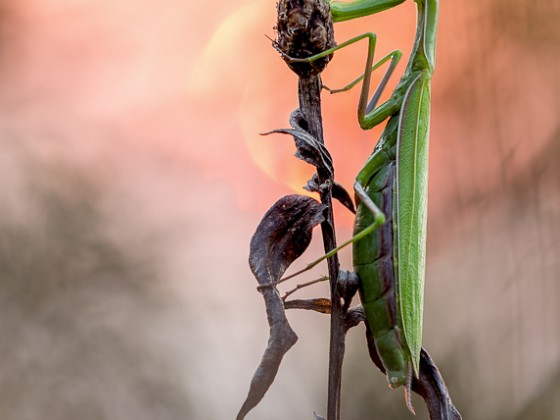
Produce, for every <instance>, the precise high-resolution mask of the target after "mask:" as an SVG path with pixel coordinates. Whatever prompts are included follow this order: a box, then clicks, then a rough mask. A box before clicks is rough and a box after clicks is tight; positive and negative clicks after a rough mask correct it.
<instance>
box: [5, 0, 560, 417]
mask: <svg viewBox="0 0 560 420" xmlns="http://www.w3.org/2000/svg"><path fill="white" fill-rule="evenodd" d="M559 17H560V2H559V1H557V0H555V1H550V2H547V3H546V7H545V5H544V4H543V5H541V4H540V3H538V4H537V3H535V2H530V4H529V2H525V1H523V0H513V1H512V0H508V1H506V0H491V1H490V0H488V1H486V2H483V3H482V4H475V3H473V2H459V1H456V0H455V1H454V0H446V1H442V2H441V14H440V27H439V32H438V49H437V68H436V73H435V75H434V80H433V93H432V123H431V144H430V191H429V194H430V197H429V200H430V214H429V222H428V226H429V227H428V230H429V231H428V236H429V239H428V268H427V284H426V309H425V333H424V334H425V337H424V343H425V346H426V347H427V348H428V350H429V351H430V353H431V354H432V356H433V357H434V359H435V360H436V362H437V363H438V366H439V367H440V368H441V370H442V372H443V375H444V377H445V378H446V381H447V384H448V386H449V389H450V392H451V396H452V398H453V399H454V402H455V403H456V405H457V407H458V408H459V410H460V411H461V412H462V413H463V415H464V417H465V418H479V419H482V418H484V419H494V418H496V419H497V418H511V419H514V418H516V419H525V418H527V419H529V418H530V419H539V418H542V419H551V418H555V417H554V416H555V415H557V412H558V406H557V404H558V401H560V333H559V331H560V328H559V322H558V321H559V316H560V310H559V309H558V305H557V302H558V300H559V298H560V288H559V287H558V274H559V272H560V262H559V259H558V255H559V251H560V246H559V242H558V238H560V223H559V221H560V184H559V180H560V176H559V170H558V167H559V166H558V161H559V158H560V150H559V144H560V143H559V141H558V137H559V133H560V127H559V125H558V111H559V109H560V107H559V98H560V95H559V94H560V86H559V83H560V82H559V81H558V80H559V79H558V74H560V64H559V60H558V54H557V48H558V47H557V46H558V42H559V41H560V31H559V30H558V29H557V27H558V25H557V22H558V18H559ZM274 22H275V2H274V1H270V2H265V1H234V2H232V1H229V2H225V1H214V2H212V3H211V4H209V3H208V2H192V1H187V2H185V1H182V2H181V1H175V0H173V1H167V2H163V3H162V2H155V1H150V0H141V1H131V0H122V1H119V2H110V1H107V0H101V1H100V0H97V1H92V0H81V1H72V2H70V1H68V2H57V1H52V0H51V1H45V0H43V1H39V0H19V1H11V2H10V1H5V2H3V3H2V5H1V6H0V27H1V28H2V29H1V30H0V87H1V89H0V133H1V136H0V141H1V146H2V150H3V152H2V153H1V154H0V174H1V177H0V188H1V191H2V196H1V197H0V215H1V217H0V244H1V248H0V281H1V282H2V285H1V287H0V289H1V291H0V299H1V305H0V314H1V316H0V332H1V333H2V334H1V335H2V337H4V340H3V344H1V345H0V349H2V353H1V354H2V356H1V357H0V370H1V371H2V372H3V375H1V377H0V391H1V392H0V418H2V419H18V420H19V419H39V418H40V419H43V418H53V419H54V418H56V419H76V418H80V419H89V418H91V419H104V418H107V419H115V418H126V419H128V418H135V419H144V418H145V419H153V418H166V419H175V418H177V419H179V418H181V419H184V418H193V419H221V418H232V417H234V415H235V413H236V412H237V410H238V408H239V406H240V404H241V402H242V400H243V398H244V397H245V394H246V391H247V389H248V386H249V381H250V378H251V376H252V374H253V371H254V369H255V368H256V366H257V363H258V361H259V360H260V355H261V353H262V350H263V349H264V347H265V344H266V340H267V333H268V330H267V324H266V317H265V313H264V307H263V303H262V299H261V297H260V295H259V294H258V293H257V292H256V290H255V285H256V282H255V280H254V279H253V277H252V275H251V273H250V270H249V268H248V265H247V262H246V261H247V256H248V246H249V245H248V244H249V240H250V237H251V235H252V233H253V231H254V229H255V227H256V225H257V224H258V222H259V220H260V218H261V217H262V215H263V214H264V212H265V211H266V210H267V209H268V208H269V207H270V206H271V205H272V204H273V203H274V202H275V201H276V200H277V199H278V198H280V197H281V196H282V195H285V194H288V193H293V192H302V191H301V189H300V186H302V185H304V184H305V181H306V180H307V178H308V177H309V176H310V175H311V170H310V168H309V167H307V166H306V165H305V164H304V163H302V162H300V161H297V160H296V159H294V158H293V157H292V154H293V153H294V146H293V142H292V140H291V139H290V138H288V137H285V136H280V135H275V136H269V137H261V136H259V134H258V133H259V132H265V131H268V130H271V129H274V128H280V127H287V126H288V116H289V114H290V112H291V111H292V110H293V109H294V108H295V107H296V106H297V98H296V83H297V80H296V78H295V76H294V75H293V74H291V73H290V71H289V70H288V68H287V67H286V66H285V65H284V63H283V61H282V60H281V59H280V57H279V55H278V53H277V52H276V51H275V50H274V49H273V48H272V47H271V45H270V41H269V40H268V39H267V38H266V37H265V35H267V36H269V37H274V31H273V29H272V27H273V26H274ZM335 30H336V38H337V40H339V42H341V41H343V40H345V39H348V38H350V37H352V36H355V35H357V34H360V33H363V32H365V31H374V32H376V33H377V34H378V36H379V40H378V50H377V52H376V55H377V57H381V56H382V55H384V54H386V53H387V52H389V51H392V50H393V49H396V48H398V49H402V50H403V52H404V54H405V56H406V55H407V54H408V52H409V49H410V45H411V44H412V40H413V37H414V30H415V7H414V4H413V2H406V3H405V4H403V5H402V6H399V7H398V8H397V9H394V10H391V11H388V12H384V13H382V14H381V15H379V16H374V17H368V18H364V19H361V20H357V21H353V22H346V23H341V24H337V26H336V28H335ZM365 53H366V47H365V45H355V46H353V47H350V48H348V49H347V50H345V51H340V52H338V53H337V54H336V56H335V59H334V60H333V61H332V63H331V64H330V65H329V69H328V70H327V71H326V72H325V74H324V82H325V84H327V85H328V86H330V87H340V86H342V85H344V84H345V83H347V82H348V81H349V80H352V79H353V78H354V77H356V76H357V75H358V74H359V73H360V72H361V71H362V69H363V66H364V62H365ZM404 61H405V60H403V63H402V64H401V65H400V66H399V68H398V70H397V73H399V72H402V69H403V68H404ZM376 77H377V80H379V78H380V77H381V74H380V73H379V74H376ZM397 79H398V77H396V78H395V80H394V81H393V83H395V82H396V80H397ZM358 93H359V92H358V90H357V89H355V91H353V92H350V93H343V94H339V95H334V96H330V95H328V94H324V96H323V101H324V115H323V117H324V122H325V133H326V134H325V137H326V141H327V146H328V148H329V150H330V151H331V153H332V155H333V158H334V161H335V168H336V177H337V179H338V181H339V182H341V183H342V184H344V185H345V186H346V187H347V188H350V186H351V185H352V180H353V177H354V176H355V174H356V173H357V171H358V170H359V168H360V167H361V166H362V165H363V162H364V161H365V159H366V158H367V156H368V155H369V153H370V152H371V150H372V148H373V146H374V143H375V139H376V138H377V137H378V136H379V130H372V131H371V132H363V131H361V130H360V129H359V127H358V125H357V121H356V104H357V99H358ZM335 216H336V218H337V223H338V230H337V232H338V235H339V240H341V239H345V238H347V237H348V236H349V235H350V229H351V223H352V219H351V215H349V214H348V213H347V212H346V211H345V210H344V209H342V208H341V207H340V206H338V205H337V207H336V208H335ZM317 236H318V234H317ZM316 242H317V244H314V245H313V246H312V249H311V250H310V251H309V254H306V255H305V256H304V257H303V258H302V259H301V260H302V261H300V262H298V264H299V266H301V265H303V264H304V263H305V262H308V261H311V260H312V259H313V257H314V255H320V254H321V252H322V251H321V246H320V244H319V242H320V241H318V240H316ZM342 263H343V265H344V266H345V268H349V267H350V258H349V252H345V253H343V255H342ZM324 271H325V269H324V268H321V269H319V270H317V272H316V273H315V274H311V275H310V276H309V278H313V277H314V276H316V275H317V273H323V272H324ZM325 294H326V288H325V287H324V286H316V287H314V288H313V289H309V290H306V291H303V292H301V296H318V295H319V296H324V295H325ZM289 317H290V321H291V322H292V324H293V327H294V329H295V330H296V331H297V332H298V335H299V336H300V341H299V342H298V343H297V345H296V346H295V347H294V349H292V350H291V351H290V353H288V355H287V356H286V359H285V361H284V362H283V364H282V366H281V370H280V373H279V375H278V378H277V380H276V383H275V384H274V385H273V386H272V387H271V389H270V391H269V393H268V395H267V396H266V397H265V399H264V400H263V402H262V403H261V405H260V406H259V407H257V409H255V412H254V413H253V414H252V417H251V418H262V419H267V420H268V419H281V418H282V419H285V418H306V416H308V417H309V418H311V415H312V411H313V410H315V411H317V412H319V413H324V411H325V396H326V366H327V348H328V345H327V343H328V320H327V317H325V316H320V315H316V314H311V313H290V314H289ZM344 387H345V388H344V389H345V391H344V403H343V411H344V413H345V416H344V417H345V418H365V417H366V416H369V415H370V414H369V413H379V416H380V418H395V419H396V418H401V417H402V418H408V417H407V416H408V414H407V412H406V408H405V407H404V404H402V395H401V392H400V391H395V392H391V391H389V390H387V387H386V383H385V380H384V378H383V377H382V375H380V374H379V372H377V371H376V369H375V368H374V367H373V365H372V364H371V363H370V362H369V361H368V359H367V355H366V351H365V345H364V340H363V330H362V329H361V327H359V328H356V329H354V330H352V331H351V333H350V335H349V344H348V350H347V358H346V361H345V376H344ZM415 404H416V406H417V407H421V406H422V403H421V402H420V401H419V400H415ZM554 404H556V406H555V405H554ZM535 407H538V410H540V411H536V408H535ZM554 407H556V408H554ZM547 410H548V411H547ZM417 412H419V415H418V417H420V418H426V414H425V413H423V410H422V409H418V410H417ZM366 413H367V414H366ZM555 413H556V414H555ZM372 417H373V415H372Z"/></svg>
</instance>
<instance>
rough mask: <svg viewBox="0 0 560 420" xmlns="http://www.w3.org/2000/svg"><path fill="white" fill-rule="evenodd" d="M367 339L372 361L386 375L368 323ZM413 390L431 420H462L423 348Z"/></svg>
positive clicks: (413, 381) (439, 375) (441, 378)
mask: <svg viewBox="0 0 560 420" xmlns="http://www.w3.org/2000/svg"><path fill="white" fill-rule="evenodd" d="M366 339H367V344H368V350H369V355H370V357H371V360H373V362H374V363H375V365H376V366H377V367H378V368H379V370H381V372H383V373H385V368H384V366H383V363H381V359H380V358H379V354H378V353H377V349H376V347H375V342H374V339H373V335H372V334H371V332H370V330H369V327H367V322H366ZM412 390H413V391H414V392H416V393H417V394H418V395H420V396H421V397H422V398H423V399H424V402H425V403H426V407H427V408H428V413H429V415H430V419H431V420H461V419H462V417H461V414H460V413H459V411H457V409H456V408H455V406H454V405H453V403H452V402H451V397H450V396H449V392H448V390H447V387H446V385H445V382H444V381H443V377H442V376H441V373H440V371H439V370H438V368H437V366H436V365H435V363H434V361H433V360H432V358H431V357H430V355H429V354H428V352H427V351H426V350H425V349H424V348H423V347H422V350H421V352H420V373H419V377H418V378H414V379H413V380H412Z"/></svg>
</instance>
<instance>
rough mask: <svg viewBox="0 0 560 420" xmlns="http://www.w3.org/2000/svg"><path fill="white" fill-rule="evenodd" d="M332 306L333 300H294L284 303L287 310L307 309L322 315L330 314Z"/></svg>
mask: <svg viewBox="0 0 560 420" xmlns="http://www.w3.org/2000/svg"><path fill="white" fill-rule="evenodd" d="M331 306H332V305H331V300H330V299H327V298H314V299H292V300H288V301H286V302H284V308H286V309H306V310H308V311H315V312H319V313H322V314H330V313H331Z"/></svg>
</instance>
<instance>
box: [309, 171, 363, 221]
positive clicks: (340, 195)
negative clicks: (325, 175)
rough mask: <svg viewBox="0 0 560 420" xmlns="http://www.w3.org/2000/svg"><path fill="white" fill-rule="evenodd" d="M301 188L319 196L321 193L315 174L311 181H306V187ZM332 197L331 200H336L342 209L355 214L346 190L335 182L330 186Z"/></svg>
mask: <svg viewBox="0 0 560 420" xmlns="http://www.w3.org/2000/svg"><path fill="white" fill-rule="evenodd" d="M303 188H305V189H306V190H307V191H310V192H317V193H319V194H320V193H321V191H320V187H319V182H318V176H317V174H314V175H313V176H312V177H311V179H310V180H309V181H307V185H306V186H305V187H303ZM332 196H333V198H335V199H337V200H338V201H339V202H340V203H341V204H342V205H343V206H344V207H346V208H347V209H348V210H350V211H351V212H352V213H354V214H356V208H355V207H354V202H353V201H352V197H351V196H350V193H349V192H348V191H346V188H344V187H343V186H342V185H340V184H339V183H338V182H336V181H335V182H333V185H332Z"/></svg>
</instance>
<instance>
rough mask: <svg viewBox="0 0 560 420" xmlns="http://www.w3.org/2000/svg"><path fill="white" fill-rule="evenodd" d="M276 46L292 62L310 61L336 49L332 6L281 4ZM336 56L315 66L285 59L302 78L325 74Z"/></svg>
mask: <svg viewBox="0 0 560 420" xmlns="http://www.w3.org/2000/svg"><path fill="white" fill-rule="evenodd" d="M277 10H278V20H277V22H276V27H275V29H276V32H277V40H276V41H275V42H274V46H275V47H276V48H277V49H278V50H279V51H281V52H283V53H284V54H286V55H287V56H289V57H292V58H307V57H310V56H312V55H315V54H319V53H321V52H323V51H325V50H328V49H329V48H332V47H334V46H336V42H335V40H334V29H333V22H332V17H331V13H330V6H329V4H328V3H326V2H325V0H279V1H278V5H277ZM331 58H332V54H330V55H328V56H326V57H323V58H320V59H318V60H316V61H313V62H312V63H297V62H293V61H291V60H290V59H289V58H286V57H284V60H285V61H286V63H287V64H288V66H289V67H290V68H291V69H292V71H294V72H295V73H296V74H297V75H298V76H299V77H310V76H313V75H317V74H319V73H321V72H322V71H323V70H324V69H325V67H326V66H327V64H328V62H329V61H330V60H331Z"/></svg>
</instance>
